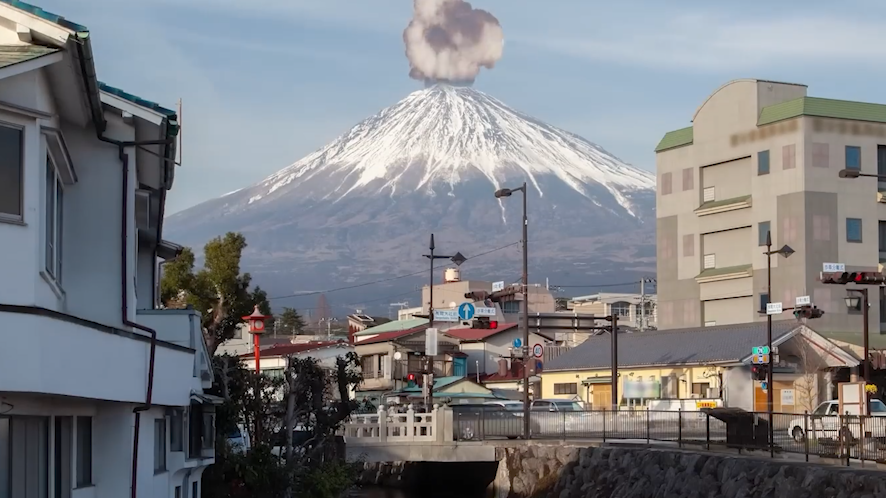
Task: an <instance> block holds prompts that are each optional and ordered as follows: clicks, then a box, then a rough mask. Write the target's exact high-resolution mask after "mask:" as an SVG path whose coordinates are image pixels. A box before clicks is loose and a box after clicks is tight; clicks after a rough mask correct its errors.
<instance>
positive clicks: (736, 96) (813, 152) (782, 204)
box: [656, 79, 886, 345]
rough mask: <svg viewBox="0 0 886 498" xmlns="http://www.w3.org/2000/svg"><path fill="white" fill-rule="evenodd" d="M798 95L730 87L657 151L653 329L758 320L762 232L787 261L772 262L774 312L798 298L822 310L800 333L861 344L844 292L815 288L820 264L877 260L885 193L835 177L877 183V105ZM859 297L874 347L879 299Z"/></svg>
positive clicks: (775, 87) (882, 109)
mask: <svg viewBox="0 0 886 498" xmlns="http://www.w3.org/2000/svg"><path fill="white" fill-rule="evenodd" d="M806 92H807V89H806V86H805V85H798V84H790V83H778V82H773V81H763V80H753V79H745V80H736V81H731V82H729V83H727V84H725V85H723V86H722V87H720V88H719V89H717V90H716V91H715V92H714V93H713V94H711V95H710V96H709V97H708V98H707V99H706V100H705V101H704V102H703V103H702V104H701V106H700V107H699V108H698V109H697V110H696V111H695V114H694V115H693V116H692V126H690V127H688V128H683V129H680V130H676V131H672V132H669V133H667V134H666V135H665V136H664V138H662V140H661V142H660V143H659V144H658V146H657V147H656V167H657V175H658V195H657V202H656V207H657V218H658V220H657V246H658V248H657V259H658V275H657V277H658V289H657V290H658V316H657V318H658V327H659V329H673V328H681V327H693V326H704V325H707V326H713V325H729V324H737V323H745V322H752V321H759V320H765V316H763V315H760V314H759V313H758V310H760V309H761V307H765V303H766V301H767V295H766V276H767V275H766V256H765V255H764V251H765V249H766V248H765V240H766V232H767V230H768V231H771V234H772V243H773V249H777V248H779V247H781V246H782V245H784V244H787V245H789V246H790V247H791V248H793V249H794V250H795V251H796V253H794V254H793V255H792V256H791V257H790V258H788V259H785V258H782V257H780V256H773V257H772V266H773V269H772V294H773V296H772V299H771V302H779V301H780V302H782V303H783V306H785V307H789V306H793V305H794V303H795V300H796V297H798V296H806V295H808V296H810V297H811V298H812V301H813V303H814V304H815V305H817V306H818V307H819V308H821V309H823V310H824V311H825V313H826V314H825V316H824V318H822V319H820V320H816V321H815V322H814V323H810V324H809V325H810V326H811V327H814V328H815V330H816V331H818V332H821V333H822V334H824V335H826V336H828V337H831V338H834V339H837V340H839V341H841V342H847V343H852V344H859V343H860V341H861V330H862V322H861V312H860V311H854V310H853V311H849V310H847V307H846V306H845V304H844V301H843V298H844V297H845V296H846V289H845V288H844V287H842V286H836V285H822V284H821V283H820V282H819V272H821V271H822V264H823V263H844V264H845V265H846V269H847V270H848V271H854V270H868V271H876V270H878V263H880V262H883V261H884V260H886V221H881V220H886V204H884V202H886V199H884V196H883V194H881V192H883V191H886V184H880V185H878V183H877V181H876V180H874V179H867V180H866V179H864V178H861V179H840V178H838V176H837V175H838V172H839V171H840V170H841V169H844V168H860V169H861V171H863V172H865V173H878V172H879V173H880V174H886V105H881V104H867V103H861V102H848V101H841V100H831V99H823V98H816V97H808V96H807V95H806ZM868 180H869V181H868ZM869 292H870V294H871V304H872V305H871V313H870V315H871V331H872V337H873V341H872V345H879V344H881V343H882V342H883V341H880V339H881V336H880V330H884V331H886V326H881V323H880V322H881V317H883V318H884V319H886V313H883V312H882V309H883V303H884V299H883V292H882V288H879V289H878V288H876V287H873V288H870V291H869ZM775 318H776V319H779V320H793V319H794V317H793V315H792V314H791V313H790V312H785V313H784V314H782V315H780V316H776V317H775Z"/></svg>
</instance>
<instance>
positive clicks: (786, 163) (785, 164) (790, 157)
mask: <svg viewBox="0 0 886 498" xmlns="http://www.w3.org/2000/svg"><path fill="white" fill-rule="evenodd" d="M796 167H797V145H796V144H791V145H785V146H784V147H782V148H781V169H794V168H796Z"/></svg>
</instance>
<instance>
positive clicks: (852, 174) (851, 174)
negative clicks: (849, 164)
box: [837, 169, 877, 178]
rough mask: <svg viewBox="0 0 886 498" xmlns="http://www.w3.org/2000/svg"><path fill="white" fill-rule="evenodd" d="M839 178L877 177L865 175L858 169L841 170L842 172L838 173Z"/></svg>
mask: <svg viewBox="0 0 886 498" xmlns="http://www.w3.org/2000/svg"><path fill="white" fill-rule="evenodd" d="M837 176H839V177H840V178H858V177H859V176H873V177H874V178H876V177H877V175H870V174H864V173H862V172H861V171H858V170H857V169H841V170H840V172H839V173H837Z"/></svg>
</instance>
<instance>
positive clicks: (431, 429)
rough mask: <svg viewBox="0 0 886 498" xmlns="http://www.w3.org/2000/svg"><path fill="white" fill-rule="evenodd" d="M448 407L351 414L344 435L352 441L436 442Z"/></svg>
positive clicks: (344, 426) (343, 426) (343, 430)
mask: <svg viewBox="0 0 886 498" xmlns="http://www.w3.org/2000/svg"><path fill="white" fill-rule="evenodd" d="M445 411H446V410H445V409H442V408H437V407H435V408H434V410H433V411H432V412H430V413H428V412H415V411H413V409H412V408H411V407H410V408H409V409H408V410H407V411H406V412H404V413H398V412H394V411H385V410H384V409H380V410H379V411H378V412H376V413H368V414H366V413H363V414H360V413H358V414H354V415H351V418H350V420H348V422H346V423H344V424H343V425H342V431H341V435H343V436H344V437H345V440H346V441H348V442H350V443H352V444H358V445H359V444H377V443H436V442H439V441H438V439H439V438H440V437H441V436H442V435H443V431H442V426H443V425H444V424H443V421H444V418H445V417H443V416H442V415H443V413H444V412H445Z"/></svg>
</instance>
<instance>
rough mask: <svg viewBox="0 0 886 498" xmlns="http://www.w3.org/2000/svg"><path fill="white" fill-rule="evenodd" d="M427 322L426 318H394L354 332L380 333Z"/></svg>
mask: <svg viewBox="0 0 886 498" xmlns="http://www.w3.org/2000/svg"><path fill="white" fill-rule="evenodd" d="M426 323H428V320H427V318H410V319H409V320H394V321H393V322H388V323H383V324H381V325H376V326H375V327H369V328H368V329H364V330H361V331H360V332H357V333H356V334H354V335H355V336H364V335H374V334H382V333H385V332H400V331H402V330H409V329H414V328H416V327H421V326H422V325H424V324H426Z"/></svg>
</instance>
